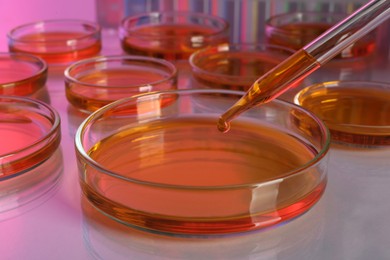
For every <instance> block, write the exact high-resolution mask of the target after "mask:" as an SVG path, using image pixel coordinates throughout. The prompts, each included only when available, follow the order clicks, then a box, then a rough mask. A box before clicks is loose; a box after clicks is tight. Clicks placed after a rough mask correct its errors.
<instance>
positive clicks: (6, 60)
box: [0, 53, 47, 96]
mask: <svg viewBox="0 0 390 260" xmlns="http://www.w3.org/2000/svg"><path fill="white" fill-rule="evenodd" d="M46 80H47V65H46V62H45V61H43V60H42V59H41V58H39V57H36V56H33V55H29V54H23V53H0V95H15V96H26V95H31V94H33V93H35V92H37V91H38V90H40V89H41V88H42V87H44V86H45V83H46Z"/></svg>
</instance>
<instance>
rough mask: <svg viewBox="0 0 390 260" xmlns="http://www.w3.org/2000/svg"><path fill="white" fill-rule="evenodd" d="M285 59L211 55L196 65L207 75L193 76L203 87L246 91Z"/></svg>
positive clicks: (255, 54)
mask: <svg viewBox="0 0 390 260" xmlns="http://www.w3.org/2000/svg"><path fill="white" fill-rule="evenodd" d="M286 57H287V56H283V55H279V56H278V55H277V54H272V53H267V52H264V53H261V52H236V53H221V54H213V55H212V58H210V59H204V60H201V61H199V64H197V66H198V67H200V68H201V69H202V70H204V71H207V72H208V73H207V74H206V73H202V72H201V71H199V72H197V71H196V72H194V74H193V75H194V77H195V79H196V80H197V82H199V83H201V84H202V86H203V87H207V88H218V89H231V90H240V91H247V90H248V89H249V87H250V86H251V85H252V83H253V82H255V81H256V80H257V79H258V78H259V77H260V76H262V75H264V74H265V73H266V72H268V71H270V70H271V69H272V68H273V67H275V66H276V65H277V64H279V63H280V62H281V61H283V60H284V58H286ZM210 73H211V74H214V75H210ZM224 76H226V77H224ZM233 77H234V78H233Z"/></svg>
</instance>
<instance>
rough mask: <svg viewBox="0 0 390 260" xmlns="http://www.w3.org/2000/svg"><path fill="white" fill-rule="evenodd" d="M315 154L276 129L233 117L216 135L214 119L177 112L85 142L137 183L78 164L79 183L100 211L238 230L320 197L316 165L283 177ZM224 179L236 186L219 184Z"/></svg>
mask: <svg viewBox="0 0 390 260" xmlns="http://www.w3.org/2000/svg"><path fill="white" fill-rule="evenodd" d="M316 154H317V152H316V150H315V149H314V148H313V147H310V146H307V144H305V143H303V142H302V141H301V140H299V139H296V138H294V137H293V136H291V135H289V134H287V133H284V132H281V131H279V130H278V129H273V128H269V127H266V126H262V125H254V124H253V123H251V122H238V123H237V126H236V127H235V128H234V129H232V131H231V133H229V135H221V134H220V133H219V132H218V131H217V130H216V129H215V118H209V117H205V116H203V117H181V118H178V119H172V120H166V121H165V122H162V123H161V122H160V123H158V122H157V123H149V124H142V125H139V126H137V127H133V128H130V129H128V130H126V131H121V132H119V133H118V134H115V135H112V136H108V137H107V138H105V139H103V140H102V141H101V142H99V143H97V144H96V145H95V146H93V147H92V148H91V149H90V151H89V155H90V157H91V158H93V160H95V161H96V162H98V163H99V164H100V165H102V166H103V167H104V168H106V169H108V170H110V171H114V172H116V173H118V174H119V175H120V176H122V177H123V178H131V179H133V180H135V182H128V181H124V180H123V179H120V178H113V177H111V176H109V175H107V174H103V173H101V172H99V171H97V170H96V169H94V168H92V167H88V166H85V165H84V164H83V163H81V164H80V166H81V167H83V168H84V167H86V168H84V169H83V170H82V172H81V176H83V177H82V180H81V184H82V188H83V191H84V194H85V195H86V196H87V197H88V199H89V200H90V201H92V202H93V203H94V204H95V206H97V207H98V208H99V209H100V210H102V211H104V212H105V213H107V214H109V215H111V216H112V217H114V218H116V219H119V220H120V221H122V222H125V223H128V224H131V225H134V226H137V227H140V228H145V229H148V230H157V231H161V232H168V233H189V234H218V233H230V232H241V231H248V230H252V229H258V228H262V227H265V226H269V225H273V224H276V223H279V222H281V221H285V220H287V219H290V218H292V217H295V216H297V215H299V214H301V213H303V212H305V211H306V210H308V209H309V208H310V207H311V206H312V205H313V204H314V203H315V202H316V201H317V200H318V199H319V198H320V196H321V194H322V192H323V189H324V187H325V182H326V180H325V178H324V176H321V173H320V170H319V169H316V168H311V169H307V170H306V171H305V172H302V174H300V175H296V176H294V177H293V178H285V177H286V175H288V174H287V173H288V172H289V171H292V170H294V169H296V168H298V167H301V166H303V165H304V164H305V163H307V162H308V161H309V160H311V159H313V157H314V156H316ZM278 178H280V179H278ZM272 180H273V181H272ZM137 181H139V182H146V183H147V182H149V183H152V184H138V183H137ZM267 181H270V183H269V184H268V185H259V186H256V185H255V186H252V185H249V184H254V183H264V182H267ZM153 183H154V184H153ZM159 185H162V186H159ZM164 185H173V187H169V186H167V187H164ZM229 185H242V186H238V187H236V188H230V189H229V188H226V189H224V188H222V187H226V186H229ZM185 187H186V188H185Z"/></svg>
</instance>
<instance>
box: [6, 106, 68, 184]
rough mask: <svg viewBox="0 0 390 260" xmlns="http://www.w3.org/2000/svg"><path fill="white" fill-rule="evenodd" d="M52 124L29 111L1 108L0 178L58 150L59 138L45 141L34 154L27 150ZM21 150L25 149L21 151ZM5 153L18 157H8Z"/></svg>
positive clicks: (30, 165) (33, 163) (36, 162)
mask: <svg viewBox="0 0 390 260" xmlns="http://www.w3.org/2000/svg"><path fill="white" fill-rule="evenodd" d="M51 128H52V124H51V122H50V121H49V120H47V118H44V117H43V116H41V115H40V116H38V115H36V114H35V113H32V112H31V111H24V110H23V111H22V110H19V109H15V110H14V111H9V110H8V111H4V110H1V109H0V143H1V145H0V157H1V158H0V178H1V177H4V176H7V175H11V174H14V173H18V172H20V171H22V170H26V169H28V168H30V167H32V166H34V165H36V164H38V163H40V162H42V161H44V160H45V159H47V158H48V157H49V156H50V155H51V154H52V153H53V152H54V151H55V149H57V147H58V144H59V141H60V140H59V138H56V139H48V141H47V143H46V145H43V144H42V147H41V148H40V149H38V148H37V147H36V148H35V149H34V151H33V152H31V148H30V150H29V149H27V148H29V147H31V146H32V145H34V144H35V143H36V142H37V141H39V140H41V139H43V138H45V136H46V135H47V133H48V131H49V130H50V129H51ZM23 149H24V150H23ZM7 154H17V155H20V156H12V159H10V157H7V156H5V155H7Z"/></svg>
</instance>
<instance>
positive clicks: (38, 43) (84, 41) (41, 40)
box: [9, 32, 101, 64]
mask: <svg viewBox="0 0 390 260" xmlns="http://www.w3.org/2000/svg"><path fill="white" fill-rule="evenodd" d="M9 49H10V51H12V52H24V53H29V54H33V55H36V56H38V57H41V58H42V59H44V60H45V61H46V62H47V63H49V64H67V63H70V62H72V61H77V60H81V59H85V58H90V57H93V56H95V55H97V54H98V53H99V52H100V49H101V43H100V39H97V38H95V37H94V36H86V35H85V34H84V33H75V32H43V33H35V34H27V35H24V36H22V37H20V38H18V40H17V41H14V42H12V44H11V45H10V46H9Z"/></svg>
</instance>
